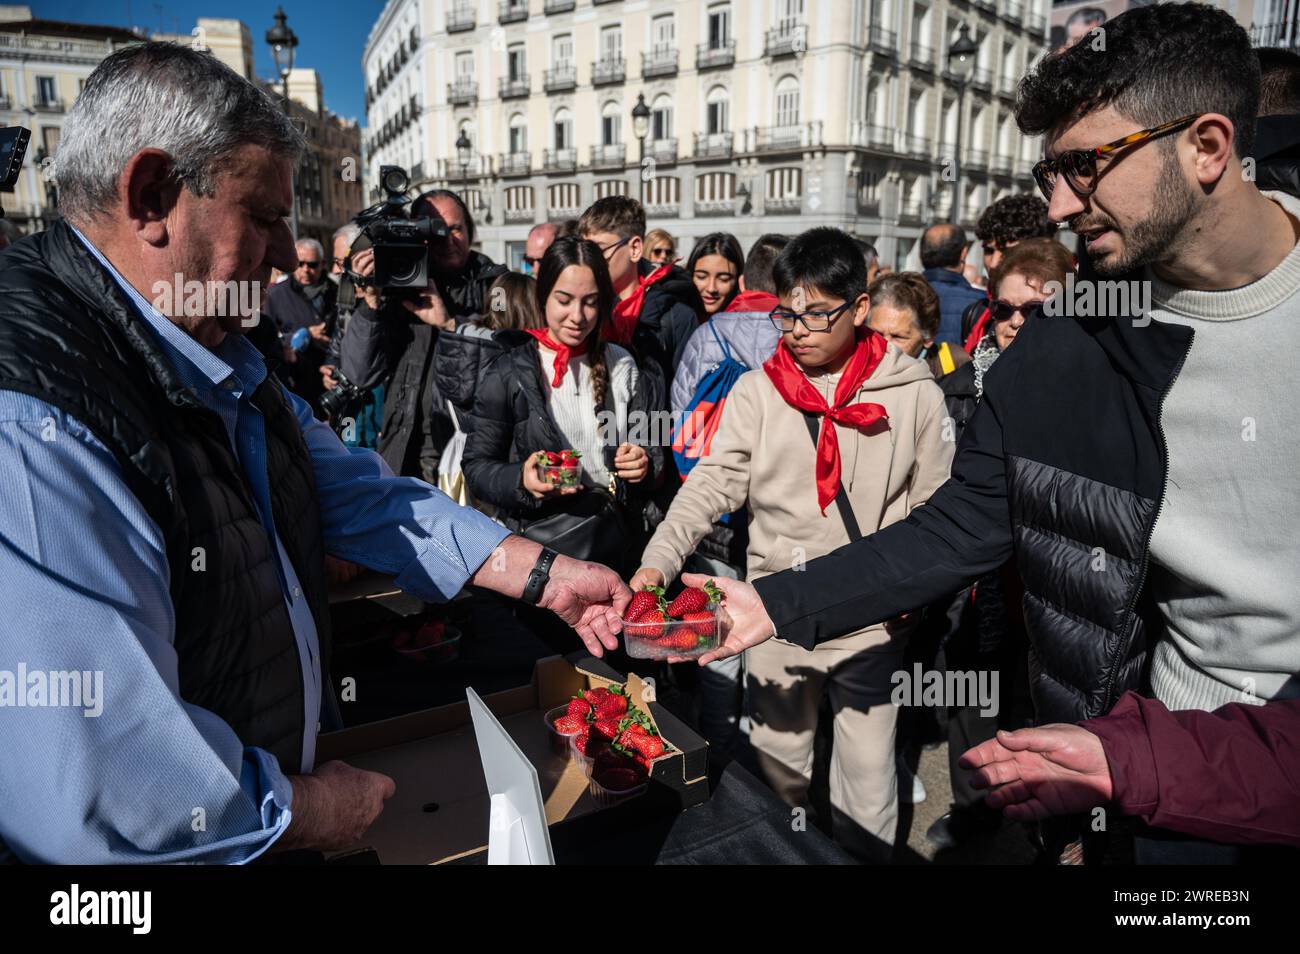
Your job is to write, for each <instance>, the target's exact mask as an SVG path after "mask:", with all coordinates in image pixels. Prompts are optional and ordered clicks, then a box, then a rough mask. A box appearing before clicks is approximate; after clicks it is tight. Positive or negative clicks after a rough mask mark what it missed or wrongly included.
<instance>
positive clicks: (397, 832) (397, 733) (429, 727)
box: [316, 656, 709, 864]
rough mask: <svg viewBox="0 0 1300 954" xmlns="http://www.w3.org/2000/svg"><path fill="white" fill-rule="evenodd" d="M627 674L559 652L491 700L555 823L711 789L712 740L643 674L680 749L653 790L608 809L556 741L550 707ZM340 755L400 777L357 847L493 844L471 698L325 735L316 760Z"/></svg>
mask: <svg viewBox="0 0 1300 954" xmlns="http://www.w3.org/2000/svg"><path fill="white" fill-rule="evenodd" d="M623 682H624V679H623V677H621V676H620V675H619V674H618V673H616V672H615V671H614V670H613V669H611V668H610V667H609V666H607V665H606V664H605V663H603V662H601V661H600V660H598V659H593V658H591V657H589V656H578V657H571V658H568V659H566V658H562V657H559V656H552V657H549V658H547V659H543V660H540V661H539V662H538V663H537V665H536V667H535V668H534V670H533V680H532V683H531V684H530V685H528V686H523V687H520V688H518V689H510V690H507V691H505V692H497V693H492V694H490V695H487V696H484V698H483V701H484V702H485V703H486V704H487V706H488V708H490V709H491V710H492V712H493V713H494V714H495V715H496V717H497V718H498V719H500V720H501V723H502V725H503V726H504V727H505V729H506V731H507V732H509V733H510V736H511V738H513V739H514V740H515V742H516V743H518V745H519V747H520V748H521V749H522V750H523V752H524V754H525V755H527V756H528V758H529V760H530V761H531V762H532V763H533V765H534V767H535V768H536V769H537V776H538V781H539V782H540V784H541V789H542V799H543V801H544V802H545V807H546V821H547V824H548V825H549V826H551V827H552V828H553V829H554V827H555V826H557V825H566V826H567V825H574V824H580V823H581V820H582V819H584V818H586V817H587V816H594V815H597V814H599V815H600V816H602V820H603V821H604V820H606V819H604V816H613V815H615V814H616V813H617V815H619V816H621V817H623V818H624V819H626V820H627V822H628V823H629V824H631V823H634V822H635V820H636V819H637V818H638V817H644V816H646V815H647V814H652V813H662V812H677V811H681V810H683V809H685V808H689V807H691V806H693V805H698V804H700V803H701V802H703V801H705V800H706V799H708V797H709V791H708V778H707V763H708V745H707V743H705V742H704V740H703V739H701V738H700V737H699V736H698V735H696V734H695V733H694V732H693V731H692V730H691V729H690V728H689V727H688V726H686V725H685V724H684V723H682V722H681V721H680V720H678V719H677V718H676V717H674V716H673V715H672V713H670V712H668V711H667V710H666V709H664V708H663V707H662V706H660V705H659V704H658V703H656V702H654V701H652V700H649V699H646V698H645V697H646V696H647V695H651V693H648V692H647V689H648V687H646V686H645V684H643V683H642V682H641V680H640V679H638V678H637V677H636V676H635V675H633V676H630V677H628V680H627V684H628V689H629V692H630V693H631V694H632V698H633V701H636V702H637V703H638V705H642V708H644V709H646V711H647V712H649V713H650V715H651V717H652V718H653V719H654V720H655V724H656V725H657V726H658V728H659V732H660V734H661V735H662V736H663V738H664V740H665V741H667V742H668V743H670V744H671V745H672V746H673V749H674V751H673V753H672V754H665V755H662V756H660V757H659V758H657V759H655V760H654V762H652V763H651V766H650V778H651V784H650V787H649V789H648V790H647V792H646V793H645V794H644V795H641V796H638V797H636V798H632V799H629V800H628V801H626V802H623V803H621V804H619V805H617V806H614V807H613V808H609V809H604V810H602V809H600V808H599V807H598V806H597V805H596V803H595V802H594V800H593V799H592V797H591V795H590V793H589V792H588V785H587V777H586V776H585V775H584V774H583V771H582V769H581V767H580V766H579V765H578V763H577V762H575V761H573V760H571V759H568V758H566V757H565V756H561V755H558V754H556V753H555V752H554V750H553V749H552V748H551V740H550V730H549V728H548V727H547V725H546V723H545V720H544V718H543V716H544V713H545V712H546V711H547V710H549V709H552V708H555V707H556V706H559V705H563V704H564V703H565V702H566V701H567V700H568V699H569V698H570V697H572V696H573V695H575V694H576V693H578V692H580V691H582V690H583V689H589V688H594V687H596V686H602V685H603V686H608V685H611V684H618V683H623ZM331 759H343V760H344V761H346V762H348V763H349V764H351V765H355V766H356V767H358V768H364V769H370V770H372V771H376V772H383V773H384V774H386V775H389V776H391V777H392V778H393V779H394V781H395V782H396V783H397V792H396V794H395V795H394V796H393V797H392V798H391V799H389V800H388V802H387V803H386V805H385V806H384V811H383V813H382V814H381V815H380V816H379V818H378V819H377V820H376V822H375V824H374V825H372V826H371V828H370V830H369V831H368V832H367V833H366V835H365V836H364V837H363V838H362V839H361V841H360V842H358V844H357V845H356V846H354V847H353V848H350V849H348V851H356V850H359V849H362V848H372V849H374V851H375V852H376V853H377V854H378V856H379V860H380V861H381V862H383V863H384V864H436V863H440V862H444V861H453V860H463V859H466V858H472V857H473V856H475V855H477V854H478V853H479V852H486V849H487V835H488V815H489V808H490V800H489V797H488V792H487V783H486V781H485V780H484V777H483V768H482V763H481V762H480V760H479V753H478V745H477V742H476V740H475V737H474V729H473V727H472V726H471V724H470V717H469V707H468V706H467V705H466V704H465V703H463V702H460V703H456V704H454V705H449V706H440V707H438V708H436V709H426V710H424V711H423V712H415V713H412V714H410V715H406V716H401V717H398V718H395V719H387V720H384V721H382V722H372V723H369V724H367V725H361V726H357V727H355V728H351V729H345V730H343V731H341V732H331V733H326V734H324V735H322V736H321V737H320V739H319V740H318V743H317V748H316V762H317V764H318V765H319V764H320V763H322V762H326V761H329V760H331ZM345 853H346V852H345Z"/></svg>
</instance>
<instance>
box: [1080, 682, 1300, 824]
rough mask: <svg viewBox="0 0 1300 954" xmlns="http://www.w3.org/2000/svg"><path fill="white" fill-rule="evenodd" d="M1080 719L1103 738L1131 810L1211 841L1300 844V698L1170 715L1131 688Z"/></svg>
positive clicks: (1117, 794)
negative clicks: (1102, 710) (1095, 714)
mask: <svg viewBox="0 0 1300 954" xmlns="http://www.w3.org/2000/svg"><path fill="white" fill-rule="evenodd" d="M1081 724H1082V726H1083V727H1084V728H1085V729H1087V730H1088V731H1089V732H1092V733H1094V734H1096V735H1097V736H1099V737H1100V738H1101V744H1102V748H1103V749H1104V750H1105V752H1106V760H1107V762H1109V763H1110V773H1111V778H1112V781H1113V783H1114V803H1115V804H1116V806H1117V807H1118V808H1119V810H1120V811H1122V812H1123V813H1124V814H1126V815H1137V816H1139V817H1141V818H1142V819H1143V821H1145V822H1146V823H1147V824H1149V825H1152V826H1154V827H1156V828H1167V829H1169V830H1171V831H1177V832H1181V833H1183V834H1187V835H1192V836H1194V837H1198V838H1205V839H1209V840H1211V841H1219V842H1224V843H1228V844H1287V845H1297V846H1300V699H1288V700H1284V701H1275V702H1269V703H1266V704H1265V705H1247V704H1245V703H1233V704H1231V705H1226V706H1223V707H1222V708H1220V709H1216V710H1215V711H1214V712H1204V711H1201V710H1199V709H1187V710H1180V711H1177V712H1170V711H1169V710H1168V709H1166V708H1165V707H1164V706H1163V705H1162V704H1161V703H1159V702H1157V701H1156V700H1155V699H1146V698H1143V697H1142V696H1139V695H1137V694H1136V693H1132V692H1127V693H1125V694H1124V695H1123V696H1122V697H1121V698H1120V700H1119V702H1118V703H1117V704H1116V705H1115V708H1113V709H1112V710H1111V711H1110V712H1109V713H1108V714H1106V715H1104V716H1101V717H1100V718H1096V719H1088V720H1087V721H1085V722H1083V723H1081Z"/></svg>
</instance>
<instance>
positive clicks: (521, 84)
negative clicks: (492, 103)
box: [501, 76, 529, 99]
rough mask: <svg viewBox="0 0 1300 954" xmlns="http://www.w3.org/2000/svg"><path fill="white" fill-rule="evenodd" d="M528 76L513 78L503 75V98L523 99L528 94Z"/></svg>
mask: <svg viewBox="0 0 1300 954" xmlns="http://www.w3.org/2000/svg"><path fill="white" fill-rule="evenodd" d="M528 86H529V83H528V77H527V76H520V77H518V78H515V79H511V78H510V77H509V76H503V77H501V98H502V99H521V98H522V97H524V96H527V95H528Z"/></svg>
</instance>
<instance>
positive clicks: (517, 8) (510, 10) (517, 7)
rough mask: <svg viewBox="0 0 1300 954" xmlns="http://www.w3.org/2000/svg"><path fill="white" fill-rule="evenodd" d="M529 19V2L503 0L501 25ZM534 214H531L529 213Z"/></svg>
mask: <svg viewBox="0 0 1300 954" xmlns="http://www.w3.org/2000/svg"><path fill="white" fill-rule="evenodd" d="M527 19H528V0H501V7H500V9H499V10H498V12H497V21H498V22H500V23H518V22H519V21H520V20H527ZM529 214H530V215H531V214H532V213H531V212H530V213H529Z"/></svg>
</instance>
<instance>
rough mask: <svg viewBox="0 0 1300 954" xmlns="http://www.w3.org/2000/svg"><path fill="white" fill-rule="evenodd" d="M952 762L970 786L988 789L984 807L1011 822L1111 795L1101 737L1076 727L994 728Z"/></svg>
mask: <svg viewBox="0 0 1300 954" xmlns="http://www.w3.org/2000/svg"><path fill="white" fill-rule="evenodd" d="M958 764H960V765H961V767H962V768H965V769H969V770H971V785H972V786H974V787H975V788H991V789H993V790H992V791H991V792H989V794H988V795H987V796H986V798H985V801H986V802H987V803H988V805H989V807H990V808H996V809H999V810H1001V811H1002V812H1003V813H1004V814H1005V815H1006V817H1007V818H1010V819H1013V820H1015V821H1039V820H1041V819H1043V818H1047V817H1048V816H1049V815H1069V814H1072V813H1074V812H1082V811H1087V810H1088V809H1090V808H1094V807H1096V806H1097V805H1104V804H1105V803H1106V802H1109V801H1110V800H1111V798H1112V797H1113V793H1114V788H1113V785H1112V782H1111V777H1110V766H1109V764H1108V763H1107V762H1106V753H1105V752H1104V751H1103V749H1102V746H1101V739H1099V738H1098V737H1097V736H1096V735H1094V734H1093V733H1091V732H1089V731H1088V730H1087V729H1085V728H1082V727H1081V726H1077V725H1067V724H1054V725H1045V726H1042V727H1041V728H1037V729H1019V730H1018V731H1016V732H1006V731H1000V732H998V735H997V738H995V739H990V740H989V741H987V742H984V743H981V744H980V745H977V746H975V748H973V749H969V750H967V751H966V752H964V753H962V756H961V760H960V762H959V763H958Z"/></svg>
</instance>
